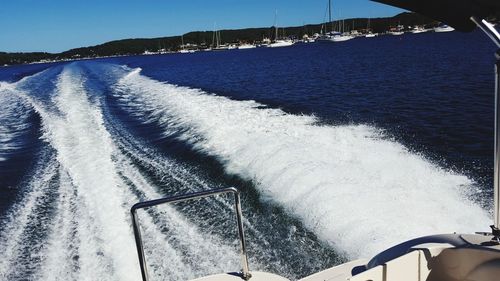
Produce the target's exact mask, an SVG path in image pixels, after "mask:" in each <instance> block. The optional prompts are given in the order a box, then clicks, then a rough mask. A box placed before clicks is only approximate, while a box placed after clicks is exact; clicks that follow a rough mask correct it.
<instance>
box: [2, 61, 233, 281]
mask: <svg viewBox="0 0 500 281" xmlns="http://www.w3.org/2000/svg"><path fill="white" fill-rule="evenodd" d="M27 82H29V81H27ZM29 84H31V83H29ZM27 88H29V87H27ZM38 90H39V89H36V88H35V89H31V91H33V92H37V91H38ZM18 94H19V95H20V96H21V97H22V98H23V99H25V100H26V101H27V102H28V103H29V104H30V105H31V106H32V107H33V108H34V109H35V111H36V112H37V113H38V114H39V115H40V117H41V122H42V130H43V139H44V141H45V142H46V143H47V144H48V145H50V146H51V147H52V148H53V150H54V151H55V157H54V158H55V159H53V160H54V163H57V165H56V168H54V169H53V170H51V171H49V172H47V171H43V170H40V171H39V172H40V173H41V174H37V175H35V176H34V177H33V180H32V182H33V183H39V184H40V185H41V186H42V187H44V188H46V186H47V183H46V181H43V180H41V179H43V177H48V176H50V179H53V178H54V177H55V176H56V175H57V176H58V177H59V183H58V184H57V186H58V190H57V192H58V194H59V195H58V198H57V199H54V200H55V201H54V203H53V204H54V206H55V209H56V211H55V216H54V217H53V218H52V217H51V218H47V220H48V221H51V222H52V225H51V227H50V232H48V233H47V236H48V239H47V241H46V242H47V243H46V244H45V245H44V247H43V249H42V251H40V252H39V253H36V254H37V255H39V256H40V257H41V266H40V270H39V271H37V272H35V273H34V276H30V279H35V280H63V279H64V280H139V279H140V273H139V267H138V262H137V254H136V249H135V242H134V240H133V237H132V229H131V227H130V216H129V208H130V206H131V205H132V204H133V203H135V202H137V201H138V200H139V198H138V196H137V195H135V194H134V193H133V192H132V190H131V188H132V186H133V188H134V189H137V190H138V192H140V193H141V194H142V195H143V196H142V197H141V199H153V198H158V197H161V194H159V193H158V192H157V191H156V188H155V187H154V186H153V185H152V184H150V183H149V182H148V180H147V179H146V178H145V177H144V176H143V175H142V174H141V172H140V171H139V170H138V169H137V168H136V167H135V166H134V165H133V164H132V162H131V161H130V160H129V159H128V157H127V156H126V155H124V154H123V153H122V152H121V150H120V149H118V148H117V146H116V143H115V142H116V141H117V140H116V139H114V138H113V136H111V134H110V133H109V132H108V130H107V128H106V127H105V125H104V118H103V116H102V111H101V105H100V104H99V102H98V100H95V101H91V100H90V99H89V98H88V96H89V93H88V92H87V88H86V86H85V74H84V73H82V72H81V69H80V68H79V67H78V65H77V64H76V65H69V66H67V67H65V68H64V70H63V71H62V73H60V75H59V77H58V79H57V80H56V89H55V90H54V93H53V94H52V95H51V97H52V99H51V100H50V101H49V102H43V101H40V100H37V99H36V98H33V97H32V96H31V95H30V94H29V93H24V92H20V93H18ZM137 157H140V158H141V156H140V155H137ZM141 159H142V158H141ZM143 161H145V160H143ZM154 164H155V166H156V167H157V169H162V167H160V166H159V165H160V164H159V163H156V162H155V163H154ZM174 166H175V165H173V164H172V163H170V164H168V165H166V167H167V169H169V168H168V167H170V168H172V169H175V168H174ZM166 167H163V169H164V168H166ZM184 177H185V175H183V176H180V177H179V178H176V180H183V178H184ZM42 187H40V188H42ZM35 195H36V196H35ZM35 195H33V196H34V199H32V200H27V201H26V202H25V204H23V205H22V206H19V207H16V210H19V212H21V214H22V215H20V216H19V218H18V219H16V220H12V221H10V220H9V221H6V225H7V226H8V227H9V229H11V230H12V231H8V232H6V233H7V234H8V235H6V236H5V237H11V236H12V237H20V236H21V234H22V232H23V229H24V227H25V225H27V224H29V223H30V215H29V214H30V212H32V210H33V209H34V208H35V207H32V205H34V204H35V203H32V201H36V200H37V199H36V198H38V197H40V196H42V195H43V194H41V195H38V193H37V194H35ZM158 213H159V214H161V216H160V218H157V219H156V221H154V220H153V218H152V217H151V216H150V215H148V214H147V213H144V214H142V216H141V225H142V227H143V232H144V233H143V235H144V237H145V238H146V243H145V250H146V253H147V258H148V264H149V268H150V274H151V275H152V278H153V279H155V278H156V279H158V280H185V279H192V278H194V277H196V276H197V275H199V274H200V272H201V273H215V272H224V271H228V270H231V271H234V270H237V269H238V255H237V253H236V251H235V247H233V245H231V244H225V243H223V242H222V241H220V240H219V239H218V238H217V237H214V236H213V235H210V234H207V233H206V234H202V233H203V232H204V231H203V230H199V229H198V228H197V227H196V226H194V225H193V224H191V223H189V220H188V219H187V218H185V217H184V216H182V215H181V214H179V213H178V212H177V211H176V210H175V209H173V208H164V209H163V210H160V211H158ZM158 220H159V221H160V224H158ZM165 226H169V228H171V229H169V231H168V236H167V235H165V233H164V228H165ZM174 242H175V243H174ZM176 245H177V246H178V245H180V246H181V248H180V249H179V248H177V246H176ZM22 246H23V242H22V241H20V240H19V239H10V238H9V239H8V241H7V242H6V245H2V244H1V243H0V250H3V249H7V250H8V251H7V254H8V259H6V260H5V262H3V259H0V261H2V262H0V277H1V276H8V273H9V272H10V271H16V270H19V269H20V268H22V267H23V265H19V264H18V265H15V262H18V261H19V260H20V259H19V253H18V252H19V251H18V250H17V249H19V248H20V247H22ZM37 269H38V267H37ZM4 273H5V274H4ZM2 274H4V275H2ZM26 274H29V273H26ZM19 276H23V273H22V272H21V273H20V274H19ZM26 278H28V277H26ZM0 279H1V278H0ZM156 279H155V280H156Z"/></svg>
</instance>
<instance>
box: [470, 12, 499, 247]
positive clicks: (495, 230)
mask: <svg viewBox="0 0 500 281" xmlns="http://www.w3.org/2000/svg"><path fill="white" fill-rule="evenodd" d="M471 20H472V21H473V22H474V23H475V24H476V25H477V26H478V27H479V28H480V29H481V30H482V31H483V32H484V33H485V34H486V35H488V37H489V38H490V39H491V40H492V41H493V43H494V44H495V45H496V46H497V48H499V49H497V51H496V53H495V60H496V62H495V135H494V139H495V150H494V159H495V162H494V168H493V169H494V176H493V185H494V187H493V198H494V209H493V214H494V216H493V225H491V233H492V234H493V240H494V241H495V242H496V243H498V244H500V33H499V32H498V30H496V29H495V27H494V26H493V25H492V24H490V23H488V22H487V21H486V20H484V19H481V18H478V17H471Z"/></svg>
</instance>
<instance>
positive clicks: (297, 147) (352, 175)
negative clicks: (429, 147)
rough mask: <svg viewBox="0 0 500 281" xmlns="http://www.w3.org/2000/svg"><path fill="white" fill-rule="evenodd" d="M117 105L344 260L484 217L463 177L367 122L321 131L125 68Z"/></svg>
mask: <svg viewBox="0 0 500 281" xmlns="http://www.w3.org/2000/svg"><path fill="white" fill-rule="evenodd" d="M114 95H115V96H116V97H117V98H118V99H119V100H120V101H121V103H122V104H123V106H124V108H126V109H127V110H129V111H130V113H131V114H132V115H133V116H138V117H139V118H141V119H142V121H143V122H148V123H151V122H156V123H157V124H159V125H160V126H161V127H162V128H163V130H164V133H165V135H166V136H176V138H177V139H179V140H181V141H183V142H187V143H189V144H191V145H192V146H193V148H194V149H195V150H197V151H200V152H203V153H206V154H208V155H211V156H213V157H215V158H217V159H218V160H219V161H220V162H221V163H223V165H224V167H225V169H226V172H227V173H229V174H234V175H238V176H240V177H242V178H244V179H247V180H249V181H252V182H253V183H254V185H255V187H256V188H257V190H258V191H259V192H260V194H261V199H262V200H264V201H266V200H271V201H272V202H276V203H278V204H279V205H281V206H283V207H285V208H286V210H287V211H288V212H289V213H291V214H293V215H294V216H296V217H298V218H300V219H301V221H302V222H303V223H304V224H305V225H306V226H307V227H308V228H309V229H311V230H313V231H314V232H315V233H316V234H317V235H319V237H321V239H323V240H324V241H328V242H329V244H330V245H332V246H333V247H335V248H336V249H337V250H338V251H340V252H343V253H345V254H346V255H347V256H348V257H350V258H357V257H370V256H371V255H373V254H375V253H377V252H378V251H380V250H383V249H384V248H387V247H389V246H391V245H394V244H396V243H398V242H400V241H404V240H407V239H410V238H414V237H418V236H421V235H428V234H431V233H442V232H444V233H447V232H473V231H478V230H482V229H483V228H484V226H487V225H488V221H489V218H488V213H487V212H486V211H484V210H483V209H481V208H480V207H479V206H478V205H477V204H476V203H474V202H473V201H472V200H471V199H469V198H471V197H472V196H473V194H474V193H476V192H479V191H478V190H476V187H475V186H474V184H473V182H472V181H471V180H470V179H469V178H467V177H466V176H463V175H460V174H457V173H453V172H450V171H446V170H444V169H442V168H440V167H439V166H437V165H435V164H433V163H431V162H429V161H428V160H426V159H425V158H424V157H422V156H420V155H418V154H415V153H411V152H409V151H408V150H407V149H406V148H405V147H404V146H402V145H401V144H399V143H397V142H394V141H392V140H389V139H387V138H386V137H385V136H384V134H383V132H381V131H380V130H377V129H376V128H373V127H370V126H366V125H346V126H322V125H318V124H317V121H318V120H317V119H316V118H315V117H314V116H305V115H292V114H287V113H285V112H283V111H282V110H279V109H272V108H264V106H263V105H262V104H259V103H256V102H254V101H235V100H231V99H229V98H226V97H221V96H216V95H213V94H209V93H206V92H203V91H201V90H198V89H191V88H186V87H180V86H176V85H171V84H168V83H163V82H159V81H155V80H153V79H150V78H148V77H146V76H142V75H141V74H140V73H139V72H138V70H137V69H136V70H129V73H128V74H127V75H124V76H123V77H122V78H121V79H120V80H119V81H118V82H117V83H116V85H115V87H114Z"/></svg>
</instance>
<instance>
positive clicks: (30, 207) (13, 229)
mask: <svg viewBox="0 0 500 281" xmlns="http://www.w3.org/2000/svg"><path fill="white" fill-rule="evenodd" d="M56 169H57V165H56V163H55V162H54V161H48V162H47V163H43V164H40V165H39V166H38V169H37V173H35V175H34V176H33V177H34V178H36V179H37V180H36V181H32V182H31V183H30V184H29V185H28V186H27V187H26V190H25V195H24V196H23V198H22V200H21V201H19V202H17V203H16V204H14V206H13V207H12V208H10V212H9V213H8V214H7V216H6V218H5V220H4V221H2V224H1V229H0V252H1V253H2V258H1V259H0V277H1V278H0V279H2V280H6V279H3V278H7V277H8V276H9V275H10V274H11V273H12V272H13V271H15V269H16V266H15V262H16V257H17V256H18V255H20V254H21V253H20V251H21V249H22V247H23V243H24V241H23V239H25V238H24V237H23V233H24V231H25V230H26V228H27V227H28V225H29V223H30V220H31V218H32V217H36V214H34V212H35V210H36V209H37V208H38V207H39V206H40V205H41V204H42V203H43V197H44V196H45V195H46V194H47V189H48V186H49V182H50V181H51V180H52V179H53V177H54V175H55V171H56ZM34 254H35V253H34Z"/></svg>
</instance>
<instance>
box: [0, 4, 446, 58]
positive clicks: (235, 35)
mask: <svg viewBox="0 0 500 281" xmlns="http://www.w3.org/2000/svg"><path fill="white" fill-rule="evenodd" d="M340 22H341V21H334V22H331V23H321V24H308V25H303V26H295V27H283V28H282V27H279V29H278V31H279V36H280V37H283V38H287V39H291V40H301V39H302V38H303V37H304V36H311V35H313V34H315V33H316V34H317V33H320V32H321V31H322V30H323V31H324V30H326V31H331V30H332V29H334V28H335V26H339V23H340ZM342 24H343V26H344V28H345V31H347V32H356V33H358V32H359V33H360V34H364V33H366V32H373V33H379V34H383V33H386V32H388V31H389V30H391V29H393V28H395V27H397V26H399V27H401V31H409V30H410V28H412V27H415V26H418V27H421V28H433V27H436V26H437V25H438V24H439V22H437V21H435V20H432V19H430V18H427V17H425V16H421V15H419V14H416V13H410V12H404V13H401V14H398V15H396V16H393V17H384V18H373V19H368V18H353V19H344V20H342ZM275 31H276V28H275V27H263V28H246V29H235V30H219V31H218V34H219V37H220V41H221V42H220V43H221V44H224V45H225V46H227V47H228V48H230V47H231V46H236V47H237V46H238V45H246V44H252V45H254V46H256V45H257V44H260V43H262V41H264V40H271V39H273V40H274V39H275V38H273V36H274V34H275ZM214 34H215V32H214V31H193V32H189V33H186V34H183V35H181V36H170V37H160V38H144V39H142V38H141V39H122V40H115V41H110V42H106V43H103V44H100V45H96V46H90V47H81V48H75V49H71V50H68V51H64V52H61V53H48V52H27V53H23V52H19V53H7V52H0V67H2V66H10V65H17V64H32V63H52V62H61V61H74V60H82V59H94V58H106V57H119V56H133V55H141V54H145V55H148V54H166V53H175V52H179V51H180V50H184V51H195V50H197V51H200V50H208V49H211V47H212V44H213V38H214Z"/></svg>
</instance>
